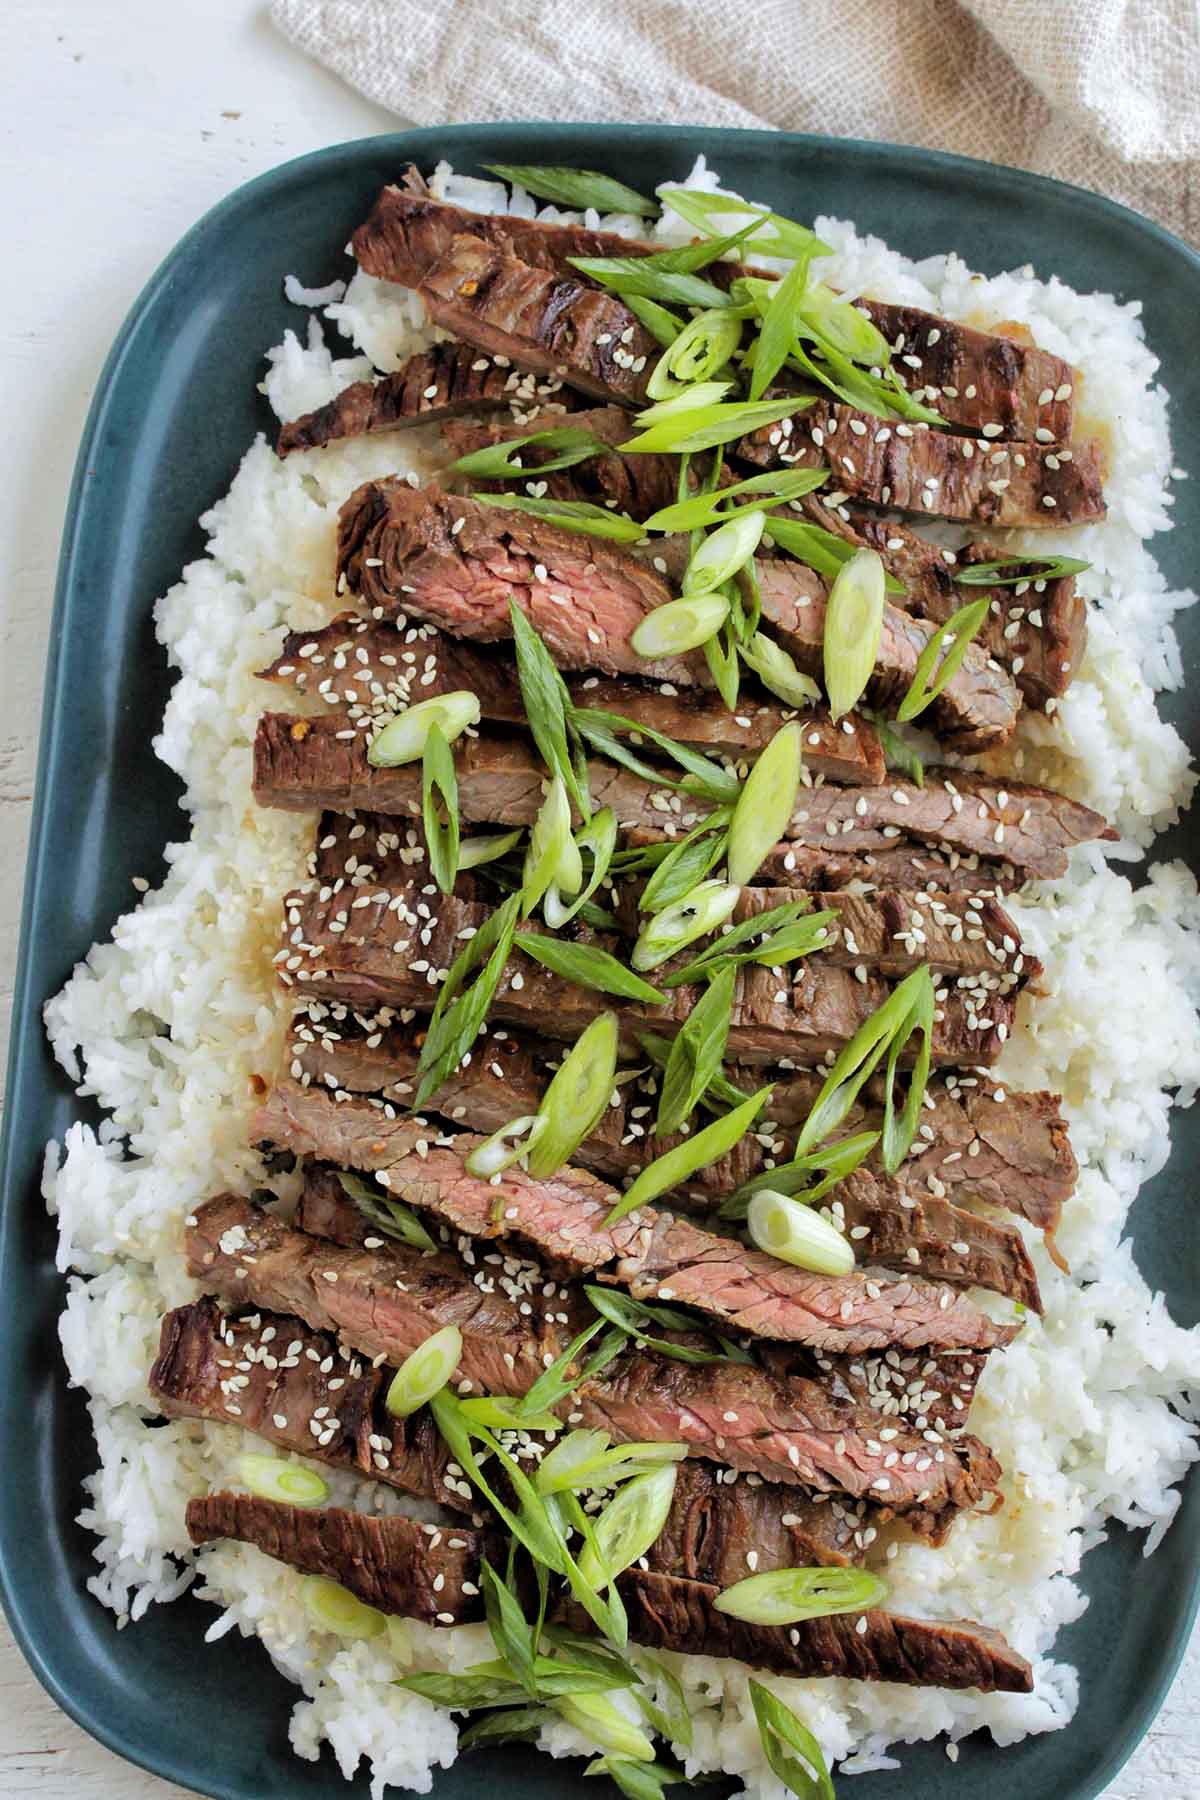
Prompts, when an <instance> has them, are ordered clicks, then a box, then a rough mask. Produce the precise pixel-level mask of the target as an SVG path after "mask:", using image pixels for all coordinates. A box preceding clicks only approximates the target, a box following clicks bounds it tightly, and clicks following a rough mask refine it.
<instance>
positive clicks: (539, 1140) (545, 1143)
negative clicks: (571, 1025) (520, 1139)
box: [527, 1012, 619, 1179]
mask: <svg viewBox="0 0 1200 1800" xmlns="http://www.w3.org/2000/svg"><path fill="white" fill-rule="evenodd" d="M618 1038H619V1025H618V1020H617V1015H616V1013H614V1012H603V1013H601V1014H600V1015H599V1016H598V1017H597V1018H595V1019H593V1020H592V1022H591V1024H590V1025H589V1026H588V1028H587V1030H586V1031H585V1032H584V1033H583V1036H582V1037H580V1038H579V1039H578V1040H577V1042H576V1043H575V1044H574V1045H573V1046H572V1047H571V1049H570V1050H569V1051H568V1053H567V1055H566V1057H565V1058H564V1060H563V1062H562V1064H561V1066H560V1067H559V1069H558V1070H557V1071H556V1072H555V1075H554V1079H553V1080H552V1081H551V1083H550V1086H549V1087H548V1088H547V1089H546V1092H545V1093H544V1094H543V1096H542V1104H541V1109H540V1111H539V1114H538V1117H539V1119H540V1121H541V1124H540V1128H539V1131H538V1135H537V1137H536V1138H535V1139H534V1141H533V1143H532V1144H531V1146H530V1151H529V1161H528V1165H527V1166H528V1169H529V1173H530V1174H531V1175H534V1176H537V1177H538V1178H539V1179H541V1178H543V1177H545V1176H547V1175H553V1174H554V1172H555V1170H556V1169H561V1167H562V1165H563V1164H564V1163H565V1162H569V1161H570V1159H571V1157H572V1156H573V1155H574V1154H575V1151H576V1150H577V1149H578V1148H579V1146H580V1144H582V1143H583V1141H584V1139H585V1138H588V1137H590V1136H591V1134H592V1132H593V1131H594V1130H595V1129H596V1126H597V1125H598V1124H599V1122H600V1120H601V1118H602V1117H603V1116H604V1113H605V1111H606V1110H607V1108H608V1105H609V1102H610V1100H611V1099H612V1092H613V1084H614V1082H615V1080H616V1074H617V1045H618Z"/></svg>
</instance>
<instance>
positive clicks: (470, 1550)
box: [187, 1493, 504, 1625]
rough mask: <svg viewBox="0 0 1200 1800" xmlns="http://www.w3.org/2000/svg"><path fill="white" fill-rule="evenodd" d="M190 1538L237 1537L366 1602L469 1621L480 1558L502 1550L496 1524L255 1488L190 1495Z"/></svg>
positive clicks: (440, 1619)
mask: <svg viewBox="0 0 1200 1800" xmlns="http://www.w3.org/2000/svg"><path fill="white" fill-rule="evenodd" d="M187 1528H188V1536H189V1537H190V1538H191V1540H192V1542H193V1544H211V1543H213V1542H214V1541H215V1540H216V1539H217V1538H237V1539H238V1540H239V1541H240V1542H241V1543H243V1544H254V1545H256V1546H257V1548H258V1549H260V1550H262V1551H264V1552H265V1554H266V1555H267V1556H271V1557H274V1558H275V1560H276V1562H284V1563H288V1564H289V1565H290V1566H291V1567H292V1568H293V1569H300V1570H302V1571H303V1572H304V1574H306V1575H323V1576H325V1577H326V1578H327V1579H328V1580H330V1581H336V1582H338V1583H339V1584H340V1585H341V1586H342V1587H344V1588H349V1590H350V1592H351V1593H352V1594H357V1596H358V1598H359V1599H360V1600H365V1601H366V1603H367V1605H368V1606H374V1607H377V1608H378V1610H379V1611H380V1612H385V1613H394V1614H396V1615H398V1616H399V1617H401V1618H405V1619H420V1620H421V1621H422V1623H423V1624H426V1625H466V1624H469V1623H470V1622H471V1621H472V1620H474V1619H482V1617H483V1601H482V1600H481V1598H480V1589H479V1575H480V1563H481V1561H482V1559H483V1558H484V1557H485V1556H486V1557H488V1558H490V1559H491V1560H493V1561H496V1560H498V1559H499V1558H500V1557H502V1556H503V1554H504V1540H503V1538H502V1537H501V1536H500V1535H499V1534H498V1533H495V1532H482V1531H473V1530H472V1529H471V1528H470V1527H469V1526H466V1525H460V1524H458V1523H457V1522H456V1523H455V1524H453V1525H449V1526H442V1525H430V1524H426V1523H424V1522H423V1521H421V1520H419V1519H406V1518H401V1517H392V1518H377V1517H376V1516H375V1515H374V1514H372V1513H360V1512H348V1511H347V1510H346V1509H345V1508H344V1507H340V1506H289V1505H287V1504H286V1503H285V1502H283V1501H280V1500H260V1499H258V1498H257V1496H256V1495H253V1494H219V1493H218V1494H205V1495H203V1496H202V1497H200V1498H198V1499H195V1500H189V1501H188V1506H187Z"/></svg>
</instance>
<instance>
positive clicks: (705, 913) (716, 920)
mask: <svg viewBox="0 0 1200 1800" xmlns="http://www.w3.org/2000/svg"><path fill="white" fill-rule="evenodd" d="M772 841H773V842H774V841H775V840H772ZM740 891H741V890H740V889H739V888H738V887H737V886H736V884H735V883H733V882H729V881H701V882H699V883H698V884H697V886H696V887H694V888H693V889H692V891H691V893H690V894H685V895H684V897H683V899H682V900H677V901H676V902H675V904H674V906H665V907H664V908H663V910H662V911H661V912H659V913H655V914H654V916H653V918H651V919H648V920H647V922H646V923H645V925H643V927H642V929H641V932H640V933H639V935H638V940H637V942H636V943H635V944H634V946H633V954H632V955H631V956H630V959H629V960H630V962H631V963H632V964H633V966H634V968H635V969H639V970H642V971H644V970H646V969H656V968H657V967H658V965H659V963H663V962H666V960H667V958H668V957H669V956H674V955H675V953H676V951H677V950H686V948H687V946H688V945H689V944H694V943H695V941H696V939H697V938H699V937H705V936H706V935H707V934H708V933H709V932H710V931H715V930H716V929H717V926H718V925H723V924H724V923H725V921H726V919H727V918H728V917H729V915H730V913H731V912H732V911H733V909H734V907H735V906H736V905H737V903H738V894H739V893H740Z"/></svg>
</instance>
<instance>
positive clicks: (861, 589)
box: [825, 550, 884, 719]
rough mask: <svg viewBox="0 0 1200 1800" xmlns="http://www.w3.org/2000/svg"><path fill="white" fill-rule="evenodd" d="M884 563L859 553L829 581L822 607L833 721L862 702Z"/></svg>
mask: <svg viewBox="0 0 1200 1800" xmlns="http://www.w3.org/2000/svg"><path fill="white" fill-rule="evenodd" d="M883 573H884V571H883V563H882V561H881V560H880V558H879V555H878V553H877V552H876V551H874V550H859V551H858V552H856V554H855V555H854V556H852V557H851V558H850V561H849V562H848V563H845V564H843V566H842V568H840V569H839V570H838V573H837V575H836V576H835V577H834V583H833V586H832V587H831V588H830V590H829V599H828V601H827V602H826V606H825V692H826V694H827V695H828V696H829V710H830V712H831V713H832V714H833V716H834V718H835V719H840V718H841V716H842V714H843V713H848V712H849V711H850V708H851V707H852V706H854V705H856V704H857V702H858V701H859V700H860V699H861V698H862V695H863V691H864V689H865V688H866V685H867V683H868V681H869V680H870V679H871V673H872V670H873V669H874V667H875V660H876V658H877V657H878V655H879V639H880V636H881V634H882V631H883V596H884V581H883Z"/></svg>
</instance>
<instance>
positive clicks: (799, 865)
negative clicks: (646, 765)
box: [629, 831, 1024, 904]
mask: <svg viewBox="0 0 1200 1800" xmlns="http://www.w3.org/2000/svg"><path fill="white" fill-rule="evenodd" d="M642 840H643V834H642V833H641V832H636V831H635V832H630V833H629V842H630V844H631V845H634V846H636V845H637V844H638V843H639V842H640V841H642ZM645 841H646V842H653V839H651V838H646V839H645ZM830 841H831V842H832V840H830ZM757 878H758V879H760V880H763V881H769V882H773V883H775V884H777V885H779V886H781V887H782V886H786V885H787V884H788V883H789V882H795V883H796V885H797V886H798V887H803V888H807V889H809V891H810V892H812V893H817V894H826V893H836V892H837V890H838V889H839V888H845V887H857V888H858V891H859V892H860V893H869V892H871V891H872V890H873V889H875V888H890V889H891V890H892V892H893V893H897V894H917V895H920V894H929V893H935V892H937V891H938V890H939V889H940V890H942V891H943V892H944V891H948V890H950V889H953V891H954V892H955V893H956V894H962V895H966V894H983V895H990V896H991V898H993V899H996V900H998V899H1000V898H1001V897H1002V896H1003V895H1004V894H1006V893H1012V892H1013V891H1014V890H1016V889H1017V888H1020V887H1023V886H1024V877H1023V876H1022V875H1021V874H1020V873H1019V871H1018V870H1016V869H1014V868H1013V866H1012V864H1011V863H995V862H982V861H981V860H980V859H979V857H978V856H969V857H962V856H959V854H958V852H957V851H951V852H950V854H949V855H944V854H943V853H942V851H941V850H939V849H938V848H937V847H936V846H934V845H930V844H921V845H915V844H905V843H903V842H901V843H899V844H889V845H887V846H886V847H884V848H881V849H878V850H860V851H857V852H855V851H850V852H848V853H846V854H843V853H842V852H841V851H840V850H838V849H836V848H835V849H831V850H814V849H812V848H810V847H809V846H808V845H805V844H794V843H791V844H789V843H787V842H786V841H785V842H784V843H782V844H776V846H775V848H774V849H773V850H771V851H769V852H768V854H767V856H766V857H765V858H764V860H763V863H762V866H761V867H760V869H759V871H758V877H757ZM822 904H823V902H822Z"/></svg>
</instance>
